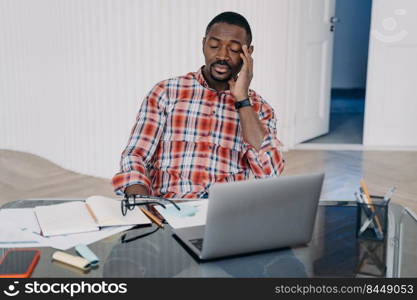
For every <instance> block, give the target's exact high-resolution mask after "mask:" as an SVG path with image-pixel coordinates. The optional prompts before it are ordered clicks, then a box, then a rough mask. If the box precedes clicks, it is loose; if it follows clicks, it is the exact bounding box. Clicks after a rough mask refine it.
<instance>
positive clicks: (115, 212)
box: [86, 196, 151, 226]
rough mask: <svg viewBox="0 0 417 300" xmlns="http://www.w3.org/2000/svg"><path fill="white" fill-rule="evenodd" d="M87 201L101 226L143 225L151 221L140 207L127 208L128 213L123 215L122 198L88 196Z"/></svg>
mask: <svg viewBox="0 0 417 300" xmlns="http://www.w3.org/2000/svg"><path fill="white" fill-rule="evenodd" d="M86 203H87V204H88V205H89V206H90V208H91V210H92V212H93V213H94V215H95V217H96V218H97V224H98V225H99V226H120V225H139V224H140V225H143V224H150V223H151V222H150V221H149V219H148V218H147V217H146V216H145V215H144V213H143V212H142V211H141V210H140V209H139V207H135V208H134V209H133V210H127V212H126V215H125V216H123V215H122V210H121V208H120V200H115V199H111V198H107V197H103V196H91V197H88V198H87V200H86Z"/></svg>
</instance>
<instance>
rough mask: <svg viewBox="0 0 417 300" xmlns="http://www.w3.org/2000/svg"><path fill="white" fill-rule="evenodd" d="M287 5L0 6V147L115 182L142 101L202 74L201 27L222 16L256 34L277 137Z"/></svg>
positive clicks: (50, 0)
mask: <svg viewBox="0 0 417 300" xmlns="http://www.w3.org/2000/svg"><path fill="white" fill-rule="evenodd" d="M287 2H288V0H280V1H276V0H263V1H252V0H234V1H224V0H214V1H203V0H193V1H191V0H189V1H187V0H117V1H116V0H88V1H86V0H37V1H33V0H2V1H1V2H0V66H1V67H0V107H1V109H0V148H6V149H13V150H20V151H27V152H30V153H34V154H38V155H40V156H42V157H44V158H47V159H50V160H51V161H53V162H55V163H57V164H59V165H61V166H63V167H65V168H68V169H71V170H74V171H78V172H82V173H85V174H91V175H95V176H101V177H111V176H112V175H113V174H114V172H115V171H116V170H117V169H118V163H119V157H120V153H121V151H122V149H123V147H124V146H125V144H126V142H127V138H128V135H129V132H130V129H131V127H132V125H133V122H134V119H135V115H136V112H137V109H138V107H139V105H140V103H141V101H142V98H143V96H144V95H145V93H146V92H147V91H148V90H149V89H150V88H151V87H152V86H153V85H154V84H155V83H156V82H158V81H160V80H163V79H166V78H168V77H171V76H176V75H182V74H185V73H187V72H189V71H195V70H197V69H198V68H199V67H200V66H201V65H203V63H204V60H203V56H202V53H201V39H202V37H203V34H204V31H205V27H206V25H207V23H208V22H209V21H210V20H211V18H213V17H214V16H215V15H216V14H218V13H220V12H222V11H225V10H233V11H236V12H239V13H242V14H243V15H244V16H246V17H247V19H248V20H249V23H250V24H251V26H252V30H253V33H254V45H255V52H254V59H255V67H254V74H255V75H254V79H253V83H252V87H253V88H254V89H256V90H257V91H258V92H259V93H260V94H261V95H263V96H264V97H265V98H266V99H267V100H268V101H269V102H270V103H271V104H272V106H273V107H274V108H275V110H276V111H277V114H278V119H279V124H278V126H279V129H280V131H281V128H282V121H281V120H282V119H283V116H282V113H281V112H284V111H285V101H284V97H285V86H284V84H283V82H284V80H285V71H286V51H287V48H286V39H287V28H286V26H287V5H288V3H287ZM284 143H285V139H284Z"/></svg>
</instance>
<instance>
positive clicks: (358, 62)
mask: <svg viewBox="0 0 417 300" xmlns="http://www.w3.org/2000/svg"><path fill="white" fill-rule="evenodd" d="M371 7H372V1H371V0H336V16H337V17H338V18H339V19H340V22H339V23H337V24H336V27H335V32H334V48H333V49H334V52H333V73H332V88H340V89H351V88H365V86H366V68H367V61H368V41H369V27H370V23H371Z"/></svg>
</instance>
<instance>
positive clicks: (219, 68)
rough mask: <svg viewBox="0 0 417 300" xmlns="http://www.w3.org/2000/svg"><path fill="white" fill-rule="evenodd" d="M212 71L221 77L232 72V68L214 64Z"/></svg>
mask: <svg viewBox="0 0 417 300" xmlns="http://www.w3.org/2000/svg"><path fill="white" fill-rule="evenodd" d="M212 69H213V70H214V71H215V72H216V73H217V74H219V75H223V74H226V73H227V72H229V71H230V68H229V67H228V66H226V65H220V64H214V65H213V67H212Z"/></svg>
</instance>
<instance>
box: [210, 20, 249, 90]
mask: <svg viewBox="0 0 417 300" xmlns="http://www.w3.org/2000/svg"><path fill="white" fill-rule="evenodd" d="M245 44H247V35H246V31H245V29H243V28H242V27H239V26H237V25H231V24H227V23H216V24H214V25H213V26H211V28H210V31H209V32H208V33H207V36H206V37H205V38H204V39H203V53H204V57H205V61H206V65H205V68H206V72H205V75H206V76H209V77H210V78H208V79H209V80H210V79H211V80H214V81H220V82H225V81H228V80H229V79H231V78H232V77H235V76H236V75H237V74H238V73H239V71H240V69H241V68H242V63H243V61H242V58H241V57H240V53H242V46H243V45H245ZM252 50H253V48H252V47H251V48H249V52H250V53H251V52H252Z"/></svg>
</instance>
